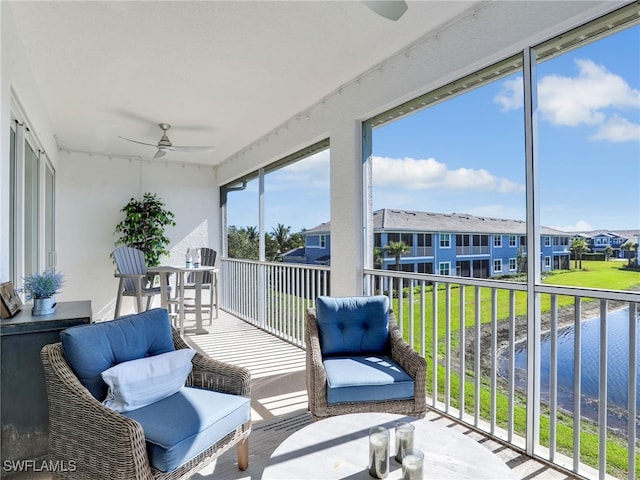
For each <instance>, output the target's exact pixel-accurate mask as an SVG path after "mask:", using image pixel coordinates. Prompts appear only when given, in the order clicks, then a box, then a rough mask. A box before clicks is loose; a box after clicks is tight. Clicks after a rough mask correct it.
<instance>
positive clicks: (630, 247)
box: [620, 240, 638, 267]
mask: <svg viewBox="0 0 640 480" xmlns="http://www.w3.org/2000/svg"><path fill="white" fill-rule="evenodd" d="M620 250H623V251H627V252H629V253H628V254H627V265H628V266H629V267H630V266H631V265H632V264H633V263H638V260H637V258H636V259H635V261H634V262H632V261H631V260H633V259H634V255H632V252H637V251H638V244H637V243H635V242H633V241H631V240H627V241H626V242H624V243H623V244H622V245H620ZM636 257H637V255H636Z"/></svg>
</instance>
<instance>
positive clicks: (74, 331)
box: [60, 308, 175, 401]
mask: <svg viewBox="0 0 640 480" xmlns="http://www.w3.org/2000/svg"><path fill="white" fill-rule="evenodd" d="M60 340H61V341H62V347H63V349H64V355H65V357H66V358H67V362H68V363H69V366H70V367H71V369H72V370H73V372H74V373H75V374H76V376H77V377H78V380H80V383H82V385H84V386H85V387H87V389H88V390H89V392H91V395H93V396H94V397H95V398H96V399H98V400H100V401H103V400H104V399H105V397H106V395H107V384H106V383H104V381H103V380H102V376H101V373H102V372H103V371H105V370H107V369H108V368H111V367H113V366H115V365H117V364H119V363H122V362H128V361H130V360H137V359H139V358H144V357H151V356H154V355H159V354H161V353H166V352H171V351H174V350H175V347H174V345H173V338H172V336H171V323H170V322H169V315H168V313H167V311H166V310H164V309H161V308H156V309H153V310H147V311H146V312H143V313H138V314H136V315H129V316H127V317H122V318H119V319H117V320H111V321H108V322H100V323H92V324H89V325H78V326H75V327H71V328H67V329H66V330H64V331H62V332H60Z"/></svg>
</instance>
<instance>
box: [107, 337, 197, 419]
mask: <svg viewBox="0 0 640 480" xmlns="http://www.w3.org/2000/svg"><path fill="white" fill-rule="evenodd" d="M195 354H196V352H195V350H191V349H189V348H181V349H179V350H175V351H173V352H167V353H161V354H160V355H154V356H152V357H145V358H139V359H137V360H131V361H128V362H122V363H119V364H118V365H115V366H113V367H111V368H108V369H107V370H105V371H104V372H102V379H103V380H104V382H105V383H106V384H107V386H108V387H109V391H108V392H107V396H106V398H105V399H104V401H103V402H102V403H103V405H105V406H107V407H109V408H111V409H113V410H115V411H116V412H128V411H130V410H135V409H137V408H142V407H144V406H145V405H149V404H151V403H155V402H157V401H158V400H162V399H163V398H166V397H168V396H170V395H173V394H174V393H176V392H177V391H178V390H180V389H181V388H182V387H183V386H184V384H185V382H186V380H187V377H188V376H189V374H190V373H191V368H192V364H191V359H192V358H193V356H194V355H195Z"/></svg>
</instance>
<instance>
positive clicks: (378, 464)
mask: <svg viewBox="0 0 640 480" xmlns="http://www.w3.org/2000/svg"><path fill="white" fill-rule="evenodd" d="M388 474H389V431H388V430H387V429H386V428H383V427H373V428H372V429H371V430H370V432H369V475H371V476H372V477H375V478H386V477H387V475H388Z"/></svg>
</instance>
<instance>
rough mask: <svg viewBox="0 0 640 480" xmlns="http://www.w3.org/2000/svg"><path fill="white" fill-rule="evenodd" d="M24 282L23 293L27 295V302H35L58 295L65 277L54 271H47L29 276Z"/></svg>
mask: <svg viewBox="0 0 640 480" xmlns="http://www.w3.org/2000/svg"><path fill="white" fill-rule="evenodd" d="M23 280H24V285H23V288H22V291H23V292H24V293H26V294H27V300H33V299H35V298H49V297H52V296H53V295H55V294H56V293H58V291H59V290H60V288H61V287H62V284H63V283H64V276H63V275H62V273H59V272H55V271H54V270H45V271H44V272H42V273H37V272H36V273H32V274H30V275H27V276H26V277H24V278H23Z"/></svg>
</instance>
